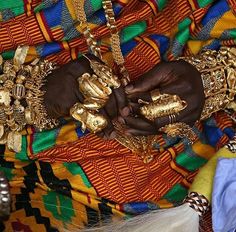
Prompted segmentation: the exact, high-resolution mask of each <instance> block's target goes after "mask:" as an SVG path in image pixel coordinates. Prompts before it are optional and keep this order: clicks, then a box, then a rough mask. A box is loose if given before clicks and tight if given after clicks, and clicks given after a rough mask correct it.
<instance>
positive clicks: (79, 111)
mask: <svg viewBox="0 0 236 232" xmlns="http://www.w3.org/2000/svg"><path fill="white" fill-rule="evenodd" d="M88 60H89V62H90V67H91V68H92V70H93V72H94V74H92V75H91V74H89V73H84V74H83V75H82V76H81V77H79V78H78V82H79V88H80V92H81V93H82V94H83V96H84V103H83V104H81V103H76V104H75V105H74V106H73V107H72V108H71V110H70V114H71V116H72V117H73V118H74V119H76V120H78V121H80V122H81V123H82V130H83V131H85V130H86V129H88V130H89V131H90V132H92V133H97V132H99V131H101V130H102V129H104V128H105V127H106V126H107V121H106V119H105V118H104V117H103V116H102V115H100V114H98V113H97V111H98V110H99V109H101V108H102V107H103V106H104V105H105V104H106V101H107V100H108V98H109V95H110V94H111V93H112V89H113V88H119V87H120V85H121V83H120V81H119V79H118V77H117V76H116V75H114V74H113V73H112V70H111V69H110V68H109V67H107V66H106V65H104V64H102V63H99V62H97V61H94V60H90V59H88Z"/></svg>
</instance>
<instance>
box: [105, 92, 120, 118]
mask: <svg viewBox="0 0 236 232" xmlns="http://www.w3.org/2000/svg"><path fill="white" fill-rule="evenodd" d="M117 108H118V106H117V103H116V97H115V95H114V94H111V95H110V97H109V100H108V101H107V103H106V105H105V107H104V109H105V111H106V113H107V115H108V116H109V118H111V119H113V118H115V117H116V116H117V113H118V109H117Z"/></svg>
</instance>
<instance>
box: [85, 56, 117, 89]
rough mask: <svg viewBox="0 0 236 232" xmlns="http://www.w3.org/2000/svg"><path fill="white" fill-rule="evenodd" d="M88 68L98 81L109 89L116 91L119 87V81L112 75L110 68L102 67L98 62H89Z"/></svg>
mask: <svg viewBox="0 0 236 232" xmlns="http://www.w3.org/2000/svg"><path fill="white" fill-rule="evenodd" d="M90 66H91V68H92V69H93V71H94V73H95V74H96V75H97V76H98V77H99V78H98V79H99V81H100V82H101V83H102V84H103V85H105V86H109V87H111V88H114V89H117V88H119V87H120V85H121V83H120V80H119V79H118V77H117V76H116V75H114V74H113V72H112V70H111V68H109V67H108V66H107V65H104V64H102V63H100V62H97V61H94V60H90Z"/></svg>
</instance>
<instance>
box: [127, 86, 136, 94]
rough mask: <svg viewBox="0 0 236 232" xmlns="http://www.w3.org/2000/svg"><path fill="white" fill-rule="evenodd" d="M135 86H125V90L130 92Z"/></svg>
mask: <svg viewBox="0 0 236 232" xmlns="http://www.w3.org/2000/svg"><path fill="white" fill-rule="evenodd" d="M133 88H134V86H133V85H127V86H126V87H125V92H126V93H129V92H130V91H131V90H132V89H133Z"/></svg>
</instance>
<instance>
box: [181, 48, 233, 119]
mask: <svg viewBox="0 0 236 232" xmlns="http://www.w3.org/2000/svg"><path fill="white" fill-rule="evenodd" d="M180 59H183V60H185V61H187V62H189V63H190V64H192V65H193V66H195V67H196V68H197V69H198V71H199V72H201V77H202V83H203V87H204V93H205V97H206V99H205V105H204V108H203V111H202V114H201V120H204V119H206V118H209V117H210V116H211V115H212V114H213V113H214V112H217V111H219V110H222V109H224V108H227V107H228V105H229V104H230V103H231V102H232V101H233V100H234V96H235V94H236V48H234V47H232V48H230V47H221V48H220V50H219V51H214V50H206V51H203V52H201V53H200V54H199V55H197V56H194V57H181V58H180Z"/></svg>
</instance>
